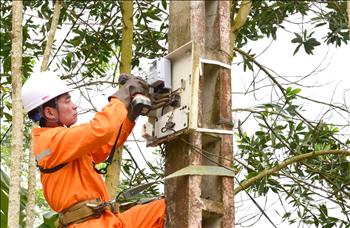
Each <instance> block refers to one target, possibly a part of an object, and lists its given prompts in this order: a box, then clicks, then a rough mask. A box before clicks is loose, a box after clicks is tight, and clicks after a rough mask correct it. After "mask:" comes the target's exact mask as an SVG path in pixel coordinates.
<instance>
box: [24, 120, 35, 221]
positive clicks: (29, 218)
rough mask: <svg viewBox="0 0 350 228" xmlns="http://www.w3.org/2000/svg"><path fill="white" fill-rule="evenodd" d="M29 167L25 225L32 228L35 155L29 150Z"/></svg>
mask: <svg viewBox="0 0 350 228" xmlns="http://www.w3.org/2000/svg"><path fill="white" fill-rule="evenodd" d="M34 125H36V124H33V126H32V127H33V128H34V127H37V126H34ZM30 141H31V148H33V140H32V137H30ZM28 163H29V167H28V194H27V199H28V202H27V206H26V227H27V228H32V227H33V226H34V220H35V213H34V212H35V210H34V209H35V201H36V198H35V197H36V196H35V185H36V175H35V174H36V169H35V156H34V152H33V151H30V152H29V159H28Z"/></svg>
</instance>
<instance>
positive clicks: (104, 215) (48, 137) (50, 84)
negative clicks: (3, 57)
mask: <svg viewBox="0 0 350 228" xmlns="http://www.w3.org/2000/svg"><path fill="white" fill-rule="evenodd" d="M147 91H148V86H147V84H146V83H145V82H144V81H143V80H142V79H141V78H139V77H131V78H130V79H129V80H128V81H127V82H126V84H125V85H124V86H123V87H122V88H121V89H120V90H118V91H117V92H116V93H114V94H113V95H112V96H110V97H109V103H108V104H107V105H106V106H105V107H104V108H103V110H102V111H101V112H97V113H96V115H95V117H94V118H93V119H92V120H91V121H90V122H89V123H85V124H80V125H76V126H72V125H73V124H75V123H76V121H77V106H76V105H75V104H74V103H73V102H72V101H71V97H70V95H69V92H70V89H69V88H68V87H67V86H66V85H65V83H64V82H63V81H62V80H60V79H59V78H58V77H56V75H55V74H54V73H52V72H42V73H39V74H33V75H32V76H31V77H30V78H29V79H28V80H27V81H26V82H25V83H24V85H23V88H22V99H23V104H24V109H25V111H26V112H27V113H28V115H29V117H30V118H31V119H32V120H33V121H35V122H39V123H40V126H41V128H36V129H34V130H33V137H34V148H33V151H34V153H35V156H36V161H37V165H38V167H39V169H40V171H41V183H42V186H43V192H44V196H45V199H46V200H47V202H48V204H49V205H50V207H51V208H52V209H53V210H54V211H56V212H58V213H59V221H60V224H59V226H61V227H93V228H95V227H120V228H122V227H129V228H134V227H135V228H136V227H163V225H164V220H165V202H164V200H157V201H153V202H151V203H149V204H145V205H139V206H136V207H133V208H131V209H129V210H127V211H125V212H123V213H119V212H117V211H116V207H115V204H114V203H113V202H112V201H109V200H110V196H109V194H108V192H107V189H106V185H105V183H104V181H103V180H102V178H101V176H100V175H99V174H98V173H97V172H96V171H95V169H94V164H97V163H99V162H102V161H104V160H105V159H106V158H107V157H108V155H109V153H110V151H111V148H112V146H113V144H114V142H115V140H116V139H117V138H118V142H117V147H119V146H121V145H122V144H123V143H124V142H125V140H126V139H127V137H128V135H129V134H130V132H131V130H132V128H133V126H134V121H135V119H136V118H137V116H138V115H139V114H140V113H135V110H132V107H131V105H130V102H131V101H130V100H131V98H132V95H133V94H135V92H137V93H141V94H148V93H147Z"/></svg>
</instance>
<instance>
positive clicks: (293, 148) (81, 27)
mask: <svg viewBox="0 0 350 228" xmlns="http://www.w3.org/2000/svg"><path fill="white" fill-rule="evenodd" d="M1 3H2V4H1V20H0V27H1V33H0V38H1V47H0V61H1V66H2V67H1V72H0V73H1V84H0V88H1V106H0V118H1V123H2V126H1V139H2V140H4V141H2V142H6V143H7V145H8V143H9V140H10V137H9V136H8V135H7V134H8V132H10V131H8V129H9V127H10V122H11V120H12V113H11V108H12V104H11V67H10V66H11V59H10V51H11V1H2V2H1ZM24 6H25V12H24V13H25V19H24V23H23V24H24V34H23V35H24V40H23V47H24V49H23V52H24V55H23V71H24V78H23V80H24V81H25V80H26V78H27V77H28V76H29V75H30V73H31V72H32V71H33V70H34V66H35V65H37V63H38V62H40V59H41V58H42V55H43V52H44V48H45V44H46V37H47V33H48V31H49V27H50V25H51V16H52V13H53V2H52V1H48V0H44V1H24ZM237 7H239V4H237V5H235V6H234V7H233V10H234V11H235V12H237V10H238V8H237ZM120 8H121V7H120V1H72V0H67V1H63V6H62V10H61V15H60V21H59V28H58V29H59V30H58V32H59V33H61V34H62V36H61V37H62V38H63V39H59V40H56V41H55V43H54V48H53V52H52V60H51V62H50V64H49V68H50V69H51V70H55V71H57V72H58V73H59V75H61V76H62V78H64V79H67V80H68V81H69V82H70V83H71V86H72V87H75V88H78V89H79V90H80V92H81V94H82V99H84V100H86V101H87V102H90V103H91V108H87V109H88V110H94V111H96V108H95V106H94V105H93V104H92V102H91V97H93V96H94V92H96V91H98V92H101V91H103V90H104V89H106V88H107V87H108V86H110V85H112V86H115V85H116V84H117V83H116V76H117V72H118V68H119V58H120V42H121V29H122V24H121V12H120ZM167 8H168V2H167V1H164V0H163V1H150V0H147V1H141V0H137V1H134V9H135V14H134V17H135V18H134V21H135V25H134V26H135V27H134V47H133V51H134V53H133V60H132V64H133V67H134V68H136V67H137V66H138V65H139V63H140V62H139V61H140V58H151V59H152V58H155V57H158V56H162V55H164V53H165V52H166V50H167V49H166V45H167V36H166V35H167V31H168V20H167V18H168V15H167V10H168V9H167ZM295 15H298V16H299V17H300V18H302V20H301V22H300V26H299V27H300V29H299V30H296V31H292V32H291V34H292V37H291V45H295V50H294V55H295V56H297V55H296V54H297V53H298V54H302V53H301V50H304V51H305V53H306V54H308V55H313V54H314V51H315V50H316V49H317V48H318V47H319V46H320V44H321V43H326V44H328V45H334V46H336V47H341V46H342V45H344V44H347V42H348V40H349V31H348V29H347V19H346V2H345V1H261V0H259V1H253V4H252V10H251V13H250V15H249V18H248V21H247V23H246V24H245V25H244V26H243V27H242V28H241V30H240V32H239V34H238V36H237V39H236V47H237V48H244V47H245V45H247V44H248V43H249V42H252V41H257V40H261V39H263V38H266V37H269V38H271V39H272V40H276V39H278V30H280V29H282V30H287V28H286V25H285V22H286V21H287V22H288V20H289V19H290V17H291V16H295ZM305 18H311V20H310V21H306V20H304V19H305ZM298 23H299V22H298ZM306 24H308V27H306V26H304V25H306ZM319 28H327V29H326V30H327V33H326V34H323V37H322V36H320V35H316V34H317V33H316V32H315V31H318V29H319ZM320 37H322V38H320ZM300 48H301V49H300ZM299 51H300V52H299ZM247 54H248V55H243V58H244V64H243V67H244V69H245V70H247V69H248V70H251V71H254V66H256V65H257V62H256V61H255V57H256V54H255V53H253V51H251V50H250V51H248V52H247ZM259 67H260V66H259ZM260 70H262V68H261V69H260ZM265 73H266V72H265ZM269 80H272V77H269ZM272 81H273V84H274V87H278V88H279V96H280V97H279V99H277V101H271V102H269V103H265V104H261V105H258V106H256V107H255V108H254V110H251V112H250V113H252V116H253V117H254V118H255V120H256V123H257V124H259V126H260V129H259V130H258V131H256V132H253V131H249V132H244V131H242V132H241V133H240V134H239V145H238V146H239V148H240V151H239V154H238V156H239V157H240V158H241V159H242V160H243V161H244V162H243V163H242V164H243V165H237V166H239V167H237V168H238V169H243V170H245V172H246V173H245V177H244V179H249V178H251V177H254V176H256V175H257V173H259V172H261V171H263V170H266V169H269V168H272V167H274V166H275V165H276V164H277V163H278V162H280V161H281V160H283V159H285V158H288V157H291V156H295V155H298V154H303V153H307V152H310V151H318V150H328V149H340V148H349V144H350V140H348V141H346V140H344V139H343V138H340V137H339V136H338V133H339V130H340V129H338V127H337V126H336V125H332V124H331V123H326V122H324V121H322V120H318V121H316V122H312V121H309V120H307V119H306V118H303V116H302V115H301V113H302V108H303V107H302V106H301V105H300V104H299V103H298V102H297V100H298V99H299V97H300V96H299V95H300V89H299V88H298V87H297V86H293V87H290V88H283V87H282V86H281V85H278V84H277V83H278V80H275V81H274V80H272ZM252 83H255V82H254V81H253V82H252ZM279 86H280V87H279ZM333 108H336V109H338V108H337V107H333ZM29 126H30V125H29V124H27V123H26V127H27V128H28V127H29ZM26 140H27V139H26ZM7 152H9V151H7ZM157 153H160V152H159V151H158V152H157ZM159 157H161V156H160V155H159ZM1 162H2V164H3V159H2V161H1ZM147 165H148V166H149V167H150V170H151V171H149V170H148V169H147V170H146V169H144V168H142V169H139V168H138V165H137V163H136V162H135V161H134V160H133V159H132V157H130V159H125V160H124V163H123V173H124V176H125V178H124V180H123V183H122V185H121V186H120V189H119V191H123V190H125V189H128V188H129V187H130V186H136V185H138V184H140V183H144V182H145V181H146V179H147V180H148V181H151V180H159V178H160V177H162V171H161V168H160V167H162V162H159V163H158V164H156V165H154V164H152V163H151V162H149V161H148V162H147ZM349 170H350V167H349V161H348V160H346V159H345V158H344V157H341V156H335V155H329V156H322V157H319V158H315V159H310V160H305V161H303V162H300V163H297V164H294V165H292V166H290V167H288V169H285V170H283V171H282V172H281V173H278V174H275V175H273V176H270V177H267V178H265V179H263V180H262V181H260V182H258V183H256V184H255V185H253V186H252V187H251V188H250V189H249V191H250V192H252V193H256V194H258V195H262V196H266V195H267V194H268V193H269V192H275V193H278V194H280V195H281V197H282V195H283V196H284V198H283V199H282V198H281V200H282V201H285V202H288V203H289V204H290V205H293V207H295V208H296V211H286V212H285V213H284V214H281V215H280V216H281V218H282V219H284V220H287V221H289V222H290V223H295V222H301V223H304V224H310V223H313V224H315V225H316V226H324V227H337V226H341V224H343V226H346V225H345V224H347V222H349V221H344V220H343V218H338V217H334V216H331V215H330V213H329V210H330V208H329V204H328V202H332V203H333V204H334V205H336V207H337V208H339V211H340V213H339V214H342V215H344V216H345V218H347V217H346V214H348V211H349V204H346V203H345V202H346V200H348V199H349V198H350V197H349V195H350V193H349V187H348V186H349V182H350V180H349V178H350V174H349ZM281 179H283V180H285V181H284V182H281V181H280V180H281ZM2 180H3V179H2ZM2 183H3V182H2ZM1 189H2V195H1V196H2V197H3V187H2V188H1ZM160 193H161V192H160V191H159V190H158V188H157V186H154V187H152V188H150V189H148V190H147V191H145V192H144V193H143V196H147V197H148V196H154V195H158V194H160ZM37 194H38V196H40V195H41V197H39V202H40V204H42V203H44V200H43V197H42V193H41V192H40V191H39V192H38V193H37ZM315 197H316V198H317V199H320V200H319V201H315V200H313V199H314V198H315ZM1 202H2V207H1V208H2V210H3V208H5V207H3V201H1ZM6 208H7V207H6ZM50 215H51V214H50ZM50 215H47V216H46V215H45V216H44V220H45V222H46V221H47V222H48V223H50V222H52V221H51V220H50V219H49V218H51V217H50ZM2 216H3V214H2ZM344 216H343V217H344ZM347 219H349V218H347ZM1 221H3V220H1Z"/></svg>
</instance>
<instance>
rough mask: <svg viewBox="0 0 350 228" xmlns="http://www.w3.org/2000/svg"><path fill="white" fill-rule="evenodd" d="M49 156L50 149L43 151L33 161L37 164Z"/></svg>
mask: <svg viewBox="0 0 350 228" xmlns="http://www.w3.org/2000/svg"><path fill="white" fill-rule="evenodd" d="M50 154H51V149H50V148H48V149H46V150H43V151H42V152H40V154H38V155H37V156H36V157H35V160H36V161H37V162H39V161H40V160H41V159H43V158H45V157H46V156H49V155H50Z"/></svg>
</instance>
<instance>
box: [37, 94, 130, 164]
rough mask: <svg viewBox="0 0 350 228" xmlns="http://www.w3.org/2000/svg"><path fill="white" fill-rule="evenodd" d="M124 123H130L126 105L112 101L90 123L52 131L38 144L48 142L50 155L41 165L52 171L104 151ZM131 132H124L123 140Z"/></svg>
mask: <svg viewBox="0 0 350 228" xmlns="http://www.w3.org/2000/svg"><path fill="white" fill-rule="evenodd" d="M125 119H127V110H126V108H125V106H124V104H123V103H122V102H121V101H119V100H118V99H111V100H110V102H109V103H108V104H107V105H106V106H105V107H104V108H103V110H102V111H101V112H97V113H96V115H95V117H94V118H93V119H92V120H91V121H90V122H89V123H87V124H80V125H77V126H74V127H71V128H64V127H57V128H54V129H52V130H53V131H51V134H46V137H45V138H41V139H40V141H41V140H42V141H41V143H39V144H41V145H43V144H46V143H45V142H43V141H46V142H49V143H48V147H49V148H48V149H49V150H50V152H49V156H45V157H44V158H43V159H41V160H40V162H39V165H41V166H42V167H44V168H47V167H49V168H50V167H54V166H57V165H59V164H62V163H66V162H69V161H72V160H74V159H77V158H79V157H81V156H83V155H85V154H91V153H92V152H93V151H96V148H101V147H103V146H104V145H106V144H108V143H110V141H111V138H115V137H116V134H117V133H118V131H119V128H120V126H121V124H122V123H123V122H125V121H124V120H125ZM126 125H127V124H126ZM126 127H127V126H126ZM123 128H124V127H123ZM131 129H132V127H131ZM131 129H127V128H125V131H124V132H123V137H121V139H124V138H127V133H128V132H129V131H131ZM128 130H129V131H128ZM124 141H125V140H124ZM42 149H46V148H42Z"/></svg>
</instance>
